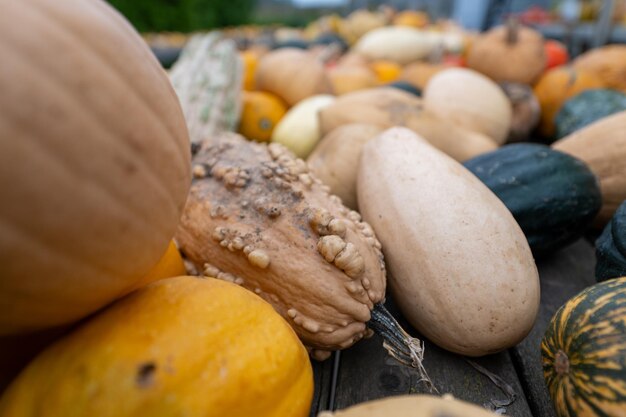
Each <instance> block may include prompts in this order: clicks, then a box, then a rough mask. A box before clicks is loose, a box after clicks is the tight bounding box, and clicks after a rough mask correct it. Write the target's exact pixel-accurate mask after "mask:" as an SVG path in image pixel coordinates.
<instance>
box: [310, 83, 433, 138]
mask: <svg viewBox="0 0 626 417" xmlns="http://www.w3.org/2000/svg"><path fill="white" fill-rule="evenodd" d="M421 112H422V101H421V100H420V98H419V97H415V96H414V95H413V94H410V93H407V92H405V91H401V90H398V89H396V88H391V87H384V88H371V89H367V90H361V91H355V92H353V93H349V94H344V95H343V96H341V97H338V98H337V100H335V102H334V103H333V104H331V105H330V106H328V107H325V108H323V109H322V110H321V111H320V113H319V118H320V129H321V133H322V135H323V136H324V135H327V134H328V133H330V132H331V131H332V130H334V129H336V128H337V127H339V126H341V125H344V124H348V123H367V124H373V125H376V126H381V127H383V128H388V127H392V126H404V125H405V124H406V123H407V121H408V120H410V119H412V118H414V117H416V116H418V115H419V114H420V113H421Z"/></svg>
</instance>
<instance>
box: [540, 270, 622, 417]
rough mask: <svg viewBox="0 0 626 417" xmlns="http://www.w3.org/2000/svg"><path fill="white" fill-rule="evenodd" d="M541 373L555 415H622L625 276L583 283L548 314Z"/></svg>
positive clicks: (560, 416) (575, 416) (542, 346)
mask: <svg viewBox="0 0 626 417" xmlns="http://www.w3.org/2000/svg"><path fill="white" fill-rule="evenodd" d="M541 354H542V362H543V373H544V378H545V381H546V385H547V387H548V391H549V393H550V397H551V398H552V401H553V403H554V406H555V409H556V412H557V415H558V416H559V417H565V416H567V417H587V416H588V417H594V416H598V417H600V416H606V417H611V416H623V415H624V410H626V277H623V278H618V279H612V280H610V281H606V282H602V283H600V284H596V285H594V286H592V287H589V288H587V289H586V290H584V291H583V292H581V293H580V294H578V295H577V296H575V297H574V298H572V299H570V300H569V301H568V302H567V303H566V304H565V305H564V306H562V307H561V308H560V309H559V310H558V311H557V312H556V314H555V315H554V317H553V318H552V321H551V322H550V324H549V326H548V330H547V331H546V333H545V335H544V337H543V340H542V343H541Z"/></svg>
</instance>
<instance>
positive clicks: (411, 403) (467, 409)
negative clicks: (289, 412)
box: [318, 395, 496, 417]
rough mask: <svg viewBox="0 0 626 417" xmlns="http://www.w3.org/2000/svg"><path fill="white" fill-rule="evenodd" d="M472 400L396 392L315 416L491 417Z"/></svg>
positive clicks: (488, 412)
mask: <svg viewBox="0 0 626 417" xmlns="http://www.w3.org/2000/svg"><path fill="white" fill-rule="evenodd" d="M495 415H496V414H494V413H492V412H490V411H487V410H485V409H484V408H481V407H479V406H477V405H475V404H470V403H467V402H465V401H460V400H455V399H454V398H440V397H434V396H432V395H399V396H396V397H388V398H382V399H379V400H375V401H368V402H365V403H361V404H357V405H354V406H352V407H348V408H346V409H344V410H339V411H335V412H334V413H331V412H328V411H324V412H322V413H320V414H319V415H318V417H490V416H491V417H494V416H495Z"/></svg>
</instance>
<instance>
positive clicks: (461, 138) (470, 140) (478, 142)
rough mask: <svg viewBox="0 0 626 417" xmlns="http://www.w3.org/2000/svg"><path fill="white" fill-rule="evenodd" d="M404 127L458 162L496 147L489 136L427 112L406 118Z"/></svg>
mask: <svg viewBox="0 0 626 417" xmlns="http://www.w3.org/2000/svg"><path fill="white" fill-rule="evenodd" d="M389 127H391V126H389ZM406 127H408V128H409V129H411V130H412V131H414V132H416V133H417V134H418V135H420V136H422V137H423V138H424V139H426V140H427V141H428V142H429V143H430V144H431V145H433V146H434V147H435V148H437V149H439V150H440V151H442V152H444V153H445V154H447V155H448V156H450V157H452V158H454V159H455V160H457V161H459V162H463V161H466V160H468V159H471V158H473V157H475V156H478V155H481V154H483V153H486V152H491V151H493V150H496V149H498V145H497V144H496V143H495V142H494V141H493V140H492V139H491V138H490V137H488V136H485V135H483V134H482V133H478V132H472V131H470V130H467V129H464V128H462V127H458V126H455V125H451V124H450V123H447V122H446V121H445V120H443V119H440V118H438V117H435V116H433V115H432V114H430V113H429V112H423V113H421V114H420V115H419V116H418V117H415V118H413V119H411V120H408V121H407V123H406Z"/></svg>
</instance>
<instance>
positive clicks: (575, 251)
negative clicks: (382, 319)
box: [311, 240, 595, 417]
mask: <svg viewBox="0 0 626 417" xmlns="http://www.w3.org/2000/svg"><path fill="white" fill-rule="evenodd" d="M537 266H538V268H539V275H540V279H541V308H540V311H539V316H538V318H537V322H536V323H535V326H534V328H533V329H532V331H531V332H530V334H529V335H528V336H527V337H526V339H524V340H523V341H522V342H521V343H520V344H519V345H518V346H516V347H515V348H513V349H510V350H508V351H505V352H501V353H499V354H496V355H491V356H488V357H484V358H479V359H476V360H475V362H476V363H477V364H479V365H481V366H482V367H484V368H486V369H487V370H489V371H490V372H492V373H494V374H496V375H498V376H499V377H500V378H502V379H503V380H505V381H506V382H507V383H508V384H509V385H510V386H511V387H513V389H514V390H515V393H516V394H517V399H516V400H515V402H514V403H513V404H512V405H511V406H509V407H507V410H506V415H510V416H515V417H531V416H534V417H555V416H556V415H555V413H554V409H553V407H552V403H551V401H550V398H549V396H548V392H547V390H546V388H545V385H544V381H543V373H542V369H541V355H540V350H539V346H540V343H541V338H542V336H543V333H544V331H545V329H546V328H547V325H548V323H549V321H550V319H551V317H552V315H553V314H554V313H555V312H556V310H557V309H558V308H559V307H560V306H561V305H562V304H563V303H565V301H567V300H568V299H569V298H571V297H572V296H574V295H575V294H577V293H578V292H580V291H581V290H582V289H583V288H585V287H588V286H590V285H592V284H594V283H595V279H594V267H595V255H594V249H593V247H592V246H591V245H590V244H589V243H588V242H587V241H585V240H580V241H578V242H576V243H575V244H573V245H571V246H569V247H568V248H565V249H563V250H561V251H560V252H558V253H556V254H553V255H552V256H550V257H547V258H545V259H540V260H538V261H537ZM388 308H389V309H390V311H392V313H393V314H394V316H395V317H397V318H398V319H399V322H400V324H402V326H403V327H404V328H405V329H406V330H407V331H409V333H410V334H412V335H415V336H418V337H419V336H420V335H419V334H418V333H417V332H416V331H415V330H414V329H413V328H411V327H410V325H409V324H408V323H407V322H406V321H405V320H404V319H403V318H402V317H401V315H400V313H399V312H398V310H397V309H396V308H395V307H394V306H393V303H392V302H391V300H389V301H388ZM424 365H425V367H426V370H427V371H428V373H429V375H430V377H431V379H432V381H433V383H434V384H435V386H436V387H437V388H438V389H439V391H440V392H441V393H451V394H453V395H454V396H455V397H456V398H459V399H463V400H466V401H470V402H473V403H476V404H480V405H484V404H487V403H488V402H489V401H490V400H494V399H495V400H503V399H506V395H505V394H504V393H503V392H502V391H501V390H500V389H499V388H498V387H497V386H496V385H494V384H493V383H492V382H491V381H490V380H489V379H488V378H487V377H486V376H484V375H483V374H481V373H479V372H478V371H477V370H476V369H474V368H473V367H472V366H470V364H469V363H468V362H467V361H466V360H465V358H463V357H462V356H459V355H455V354H452V353H449V352H446V351H444V350H442V349H440V348H438V347H437V346H435V345H433V344H432V343H429V342H428V341H426V351H425V360H424ZM314 372H315V396H314V399H313V406H312V408H311V416H312V417H315V416H316V415H317V413H318V412H319V411H322V410H329V409H342V408H345V407H348V406H350V405H353V404H356V403H360V402H363V401H368V400H373V399H376V398H382V397H388V396H392V395H401V394H413V393H422V392H427V389H426V388H425V387H424V386H423V385H422V384H420V383H418V376H417V374H416V372H415V371H414V370H413V369H410V368H408V367H406V366H403V365H401V364H400V363H398V362H396V361H395V360H394V359H392V358H390V357H389V356H388V355H387V353H386V351H385V349H384V348H383V347H382V342H381V339H380V338H379V337H378V336H374V337H372V338H371V339H368V340H363V341H361V342H359V343H357V344H356V345H355V346H353V347H351V348H350V349H347V350H344V351H342V352H339V353H335V355H334V356H333V357H331V358H330V359H328V360H327V361H325V362H322V363H314Z"/></svg>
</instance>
